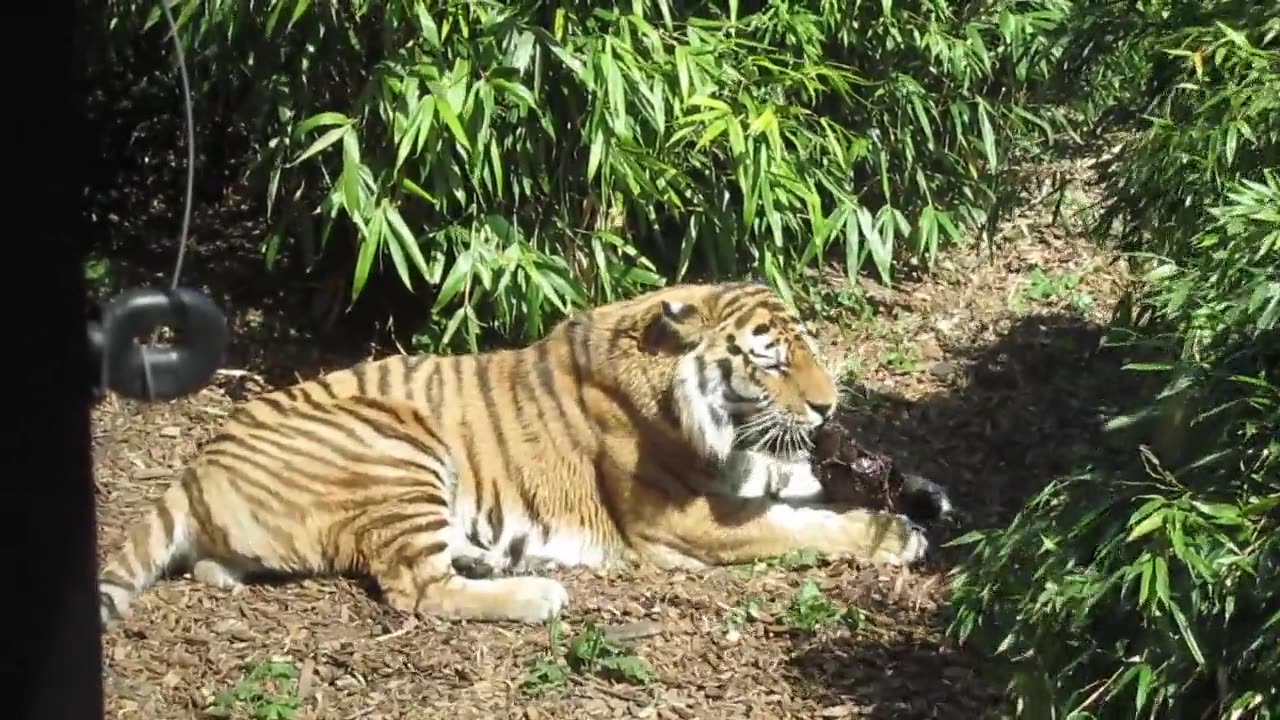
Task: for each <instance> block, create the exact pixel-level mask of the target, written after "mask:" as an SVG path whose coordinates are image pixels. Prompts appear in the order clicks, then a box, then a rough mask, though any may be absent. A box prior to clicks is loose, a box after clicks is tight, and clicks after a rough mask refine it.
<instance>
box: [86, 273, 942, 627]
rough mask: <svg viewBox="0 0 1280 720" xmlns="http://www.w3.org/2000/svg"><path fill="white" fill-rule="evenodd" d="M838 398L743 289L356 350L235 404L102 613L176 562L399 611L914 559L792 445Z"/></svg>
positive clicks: (480, 611)
mask: <svg viewBox="0 0 1280 720" xmlns="http://www.w3.org/2000/svg"><path fill="white" fill-rule="evenodd" d="M838 402H839V388H838V383H837V382H836V379H835V376H834V375H833V373H832V372H831V370H830V369H829V368H828V366H827V365H826V364H825V363H824V361H823V360H822V359H821V358H820V356H819V353H818V351H817V346H816V344H815V342H814V340H813V338H812V337H811V335H810V334H809V333H808V331H807V330H806V329H805V327H804V324H803V323H802V322H801V321H800V320H799V319H798V317H797V316H796V315H794V314H793V313H792V312H791V311H790V310H789V309H788V306H787V305H786V304H785V303H784V301H783V299H782V298H781V296H780V295H778V294H777V292H776V291H774V290H773V289H772V288H770V287H769V286H768V285H765V284H763V283H755V282H734V283H718V284H715V283H712V284H694V283H689V284H679V285H672V286H668V287H664V288H659V289H656V290H651V291H648V292H646V293H643V294H640V295H637V296H634V297H631V298H629V299H624V300H620V301H616V302H614V303H609V304H602V305H599V306H596V307H594V308H588V309H586V310H581V311H579V312H577V313H573V314H569V315H568V316H567V317H566V318H564V319H562V320H561V321H559V322H558V323H557V324H556V325H555V326H554V327H553V328H552V329H551V330H550V331H549V332H548V333H546V334H545V335H544V336H543V337H542V338H541V339H539V340H536V341H534V342H532V343H530V344H528V345H525V346H523V347H519V348H514V349H496V350H491V351H486V352H481V353H473V354H454V355H450V354H438V355H432V354H419V355H408V354H400V355H390V356H387V357H384V358H381V359H376V360H369V361H365V362H363V363H360V364H357V365H354V366H352V367H349V368H345V369H339V370H335V371H331V372H329V373H326V374H322V375H320V376H318V377H315V378H313V379H310V380H306V381H301V382H299V383H297V384H294V385H292V386H289V387H285V388H282V389H276V390H272V391H269V392H266V393H264V394H261V395H258V396H256V397H254V398H252V399H249V400H247V401H245V402H242V403H241V404H240V405H239V406H238V407H237V408H236V409H235V410H234V411H233V412H232V413H231V414H230V415H229V416H228V417H227V419H226V420H225V421H224V424H223V426H222V427H221V428H220V430H219V431H218V433H217V434H216V435H215V436H214V437H213V438H211V439H210V440H209V441H208V442H207V443H205V444H204V445H203V446H202V447H201V448H200V450H199V452H198V453H197V455H196V457H195V458H194V459H193V460H192V461H191V462H190V463H189V464H188V465H187V466H186V468H185V470H184V471H183V472H182V474H181V475H180V477H178V478H177V479H175V480H174V481H172V483H171V484H170V485H169V487H168V488H167V489H166V490H165V491H164V493H163V495H162V496H161V497H160V498H159V499H158V500H157V501H156V502H155V503H154V505H153V506H152V507H151V508H150V509H149V510H148V511H147V513H146V514H145V516H144V517H143V518H142V519H141V520H139V521H138V522H137V523H135V524H134V525H133V526H132V527H131V528H130V529H129V530H128V532H127V534H126V537H125V538H124V540H123V541H122V542H121V543H120V545H119V546H118V547H116V548H115V549H113V551H112V553H111V554H110V555H109V556H108V558H107V560H106V562H105V563H104V565H103V569H102V571H101V573H100V577H99V598H100V616H101V619H102V622H103V625H104V627H109V626H111V625H113V624H115V623H116V622H119V621H120V620H122V619H123V618H126V617H128V616H129V607H130V603H131V602H132V601H133V600H134V599H136V597H137V596H138V594H140V593H141V592H143V591H144V590H146V589H147V588H148V587H150V586H151V585H153V584H154V583H155V582H156V581H157V580H158V579H159V578H160V577H161V576H162V575H172V574H173V573H176V572H183V573H186V572H189V573H190V575H191V576H192V577H193V578H194V579H195V580H197V581H199V582H202V583H204V584H206V585H209V586H213V587H215V588H222V589H227V590H235V589H237V588H239V587H240V586H241V585H242V584H243V583H245V582H247V581H248V578H249V577H250V576H254V575H260V574H268V575H276V574H278V575H284V576H293V577H297V576H320V575H335V574H336V575H363V576H366V577H371V578H372V579H373V580H374V581H375V582H376V585H377V589H378V590H379V591H380V595H381V599H382V601H383V602H385V603H386V604H387V605H389V606H391V607H392V608H395V609H396V610H399V611H402V612H405V613H414V614H417V615H419V616H423V617H426V616H431V617H436V618H442V619H445V620H462V621H512V622H525V623H542V622H548V621H550V620H551V619H554V618H556V617H558V616H559V615H560V614H561V613H562V612H563V611H564V610H565V608H566V607H568V602H569V595H568V592H567V590H566V588H565V587H564V585H563V584H562V583H561V582H560V581H558V580H556V579H555V578H553V577H548V576H547V575H548V573H546V572H543V571H544V570H547V569H549V568H556V567H562V568H568V567H583V566H585V567H590V568H598V569H599V568H608V567H613V566H616V565H619V564H627V563H634V562H640V563H651V564H653V565H656V566H657V567H659V568H665V569H688V570H697V569H701V568H708V567H713V566H722V565H737V564H743V563H748V562H752V561H755V560H757V559H759V558H762V557H768V556H776V555H780V554H785V553H787V552H790V551H795V550H799V549H808V550H811V551H812V550H816V551H818V552H821V553H823V554H824V555H827V556H831V557H848V558H853V559H856V560H861V561H866V562H872V563H887V564H894V565H906V564H911V563H915V562H916V561H918V560H920V559H921V558H922V557H924V555H925V554H926V551H927V549H928V546H929V543H928V541H927V540H926V537H925V534H924V529H923V528H922V527H921V526H920V525H917V524H916V523H915V522H913V521H912V520H910V519H909V518H908V517H906V516H905V515H901V514H896V513H892V512H888V511H872V510H870V509H867V508H863V507H856V506H852V505H848V504H845V505H841V504H835V503H830V502H826V501H825V500H824V499H823V497H822V491H821V484H820V483H819V482H818V481H817V478H815V477H814V473H813V471H812V470H811V469H810V467H809V463H808V454H807V453H808V452H809V449H810V448H811V446H812V440H811V438H812V435H813V433H814V432H815V430H816V429H817V428H819V427H821V426H822V425H823V424H824V423H826V422H827V421H828V420H829V419H830V418H831V417H832V416H833V414H834V412H835V411H836V408H837V404H838ZM467 567H481V568H486V569H487V570H486V571H484V572H476V573H468V572H464V569H465V568H467Z"/></svg>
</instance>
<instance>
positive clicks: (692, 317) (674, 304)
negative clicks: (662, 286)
mask: <svg viewBox="0 0 1280 720" xmlns="http://www.w3.org/2000/svg"><path fill="white" fill-rule="evenodd" d="M705 327H706V324H705V320H704V319H703V317H702V313H701V312H700V311H699V310H698V308H697V307H695V306H693V305H690V304H689V303H683V302H680V301H678V300H663V301H662V309H661V311H660V312H659V313H658V314H657V316H656V317H654V318H653V321H652V322H650V323H649V326H648V327H647V328H646V329H645V334H644V345H645V348H646V349H648V350H650V351H651V352H667V353H680V352H686V351H688V350H689V349H690V348H692V347H694V346H695V345H697V344H698V343H699V342H700V341H701V340H702V333H703V330H704V328H705Z"/></svg>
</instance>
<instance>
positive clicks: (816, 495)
mask: <svg viewBox="0 0 1280 720" xmlns="http://www.w3.org/2000/svg"><path fill="white" fill-rule="evenodd" d="M717 481H718V482H717V485H716V487H715V489H714V492H716V493H717V494H720V495H734V496H737V497H772V498H777V499H780V500H788V501H791V502H818V501H820V500H821V499H822V496H823V489H822V483H821V482H819V481H818V477H817V476H816V475H814V473H813V467H812V466H811V465H810V461H809V458H808V456H802V457H800V458H798V459H795V460H783V459H779V458H776V457H773V456H771V455H769V454H767V453H762V452H759V451H756V450H734V451H733V452H731V453H729V457H728V458H727V459H726V460H725V463H724V465H723V466H722V467H721V471H720V475H719V477H718V478H717Z"/></svg>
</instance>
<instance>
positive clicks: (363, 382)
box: [351, 362, 369, 395]
mask: <svg viewBox="0 0 1280 720" xmlns="http://www.w3.org/2000/svg"><path fill="white" fill-rule="evenodd" d="M351 374H352V375H355V376H356V392H357V393H359V394H361V395H368V394H369V363H367V362H363V363H360V364H359V365H357V366H355V367H353V368H351Z"/></svg>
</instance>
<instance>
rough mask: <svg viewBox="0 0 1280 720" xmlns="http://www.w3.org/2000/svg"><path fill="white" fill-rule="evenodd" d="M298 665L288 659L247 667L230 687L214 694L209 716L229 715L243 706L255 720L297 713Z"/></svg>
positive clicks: (273, 719)
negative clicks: (245, 671) (246, 671)
mask: <svg viewBox="0 0 1280 720" xmlns="http://www.w3.org/2000/svg"><path fill="white" fill-rule="evenodd" d="M300 704H301V700H300V699H299V698H298V668H297V667H295V666H294V665H293V663H290V662H282V661H272V662H264V663H259V664H256V665H254V666H252V667H251V668H249V671H248V673H246V674H245V676H244V677H242V678H240V680H238V681H236V684H235V685H233V686H231V687H230V688H228V689H226V690H223V691H222V692H220V693H218V694H217V695H216V696H215V697H214V699H213V706H212V707H210V708H209V709H208V710H207V711H206V712H205V714H206V715H207V716H209V717H231V716H232V715H233V714H234V712H235V710H236V708H241V707H243V708H246V709H247V710H248V711H249V713H250V716H251V717H253V718H255V720H290V719H291V718H295V717H297V715H298V706H299V705H300Z"/></svg>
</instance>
